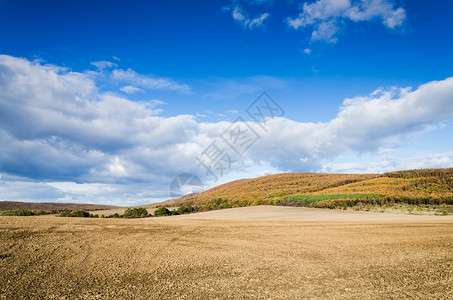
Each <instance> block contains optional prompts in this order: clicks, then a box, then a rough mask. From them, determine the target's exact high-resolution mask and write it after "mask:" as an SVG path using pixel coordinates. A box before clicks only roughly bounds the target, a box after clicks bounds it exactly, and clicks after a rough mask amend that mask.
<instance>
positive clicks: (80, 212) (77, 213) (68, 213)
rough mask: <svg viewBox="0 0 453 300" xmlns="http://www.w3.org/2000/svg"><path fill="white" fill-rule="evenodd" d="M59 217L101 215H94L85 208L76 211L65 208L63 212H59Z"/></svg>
mask: <svg viewBox="0 0 453 300" xmlns="http://www.w3.org/2000/svg"><path fill="white" fill-rule="evenodd" d="M58 216H59V217H69V218H99V215H97V214H96V215H93V214H90V213H89V212H87V211H84V210H78V209H76V210H74V211H70V210H64V211H62V212H60V213H59V214H58Z"/></svg>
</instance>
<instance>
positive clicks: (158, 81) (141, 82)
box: [113, 69, 191, 93]
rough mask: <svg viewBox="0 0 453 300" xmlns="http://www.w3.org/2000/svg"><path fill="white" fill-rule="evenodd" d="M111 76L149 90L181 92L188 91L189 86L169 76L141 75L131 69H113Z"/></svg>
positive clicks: (189, 89) (189, 90)
mask: <svg viewBox="0 0 453 300" xmlns="http://www.w3.org/2000/svg"><path fill="white" fill-rule="evenodd" d="M113 78H114V79H115V80H117V81H120V82H124V83H128V84H130V85H132V86H135V87H140V88H143V89H149V90H168V91H176V92H182V93H190V92H191V88H190V86H188V85H187V84H182V83H178V82H176V81H174V80H173V79H170V78H163V77H156V76H153V75H142V74H139V73H137V72H135V71H134V70H132V69H127V70H118V69H117V70H113Z"/></svg>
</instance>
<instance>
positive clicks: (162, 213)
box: [154, 206, 171, 216]
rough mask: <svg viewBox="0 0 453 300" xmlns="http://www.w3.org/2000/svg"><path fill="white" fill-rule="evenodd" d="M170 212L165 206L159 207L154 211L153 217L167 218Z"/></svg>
mask: <svg viewBox="0 0 453 300" xmlns="http://www.w3.org/2000/svg"><path fill="white" fill-rule="evenodd" d="M170 214H171V212H170V211H169V210H168V209H167V208H166V207H165V206H159V207H158V208H157V209H156V210H155V211H154V215H155V216H169V215H170Z"/></svg>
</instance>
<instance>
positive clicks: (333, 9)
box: [287, 0, 406, 43]
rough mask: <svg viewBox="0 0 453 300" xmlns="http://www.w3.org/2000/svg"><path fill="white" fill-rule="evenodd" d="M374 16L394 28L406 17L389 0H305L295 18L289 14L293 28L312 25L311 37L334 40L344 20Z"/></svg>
mask: <svg viewBox="0 0 453 300" xmlns="http://www.w3.org/2000/svg"><path fill="white" fill-rule="evenodd" d="M374 19H377V20H379V21H380V22H381V23H382V24H383V25H384V26H386V27H387V28H390V29H395V28H396V27H398V26H401V25H402V24H403V23H404V20H405V19H406V11H405V10H404V9H403V8H402V7H399V8H395V7H394V5H393V3H391V2H390V1H389V0H352V1H351V0H317V1H316V2H313V3H307V2H306V3H304V4H303V6H302V12H301V13H299V15H298V16H297V17H296V18H288V19H287V24H288V25H289V26H290V27H292V28H294V29H296V30H297V29H299V28H307V27H309V28H311V29H312V35H311V41H319V40H322V41H325V42H329V43H335V42H336V41H337V38H336V37H335V35H337V33H338V32H339V31H340V30H341V28H342V27H343V26H344V25H345V23H346V22H364V21H371V20H374Z"/></svg>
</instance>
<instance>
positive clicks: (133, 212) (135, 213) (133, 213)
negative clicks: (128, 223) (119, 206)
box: [123, 207, 148, 218]
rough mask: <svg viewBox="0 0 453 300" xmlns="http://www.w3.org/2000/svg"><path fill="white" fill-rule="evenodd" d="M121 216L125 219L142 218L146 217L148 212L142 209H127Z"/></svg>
mask: <svg viewBox="0 0 453 300" xmlns="http://www.w3.org/2000/svg"><path fill="white" fill-rule="evenodd" d="M123 216H124V217H126V218H143V217H147V216H148V211H147V210H146V209H145V208H143V207H139V208H133V209H130V208H128V209H126V211H125V212H124V215H123Z"/></svg>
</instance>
